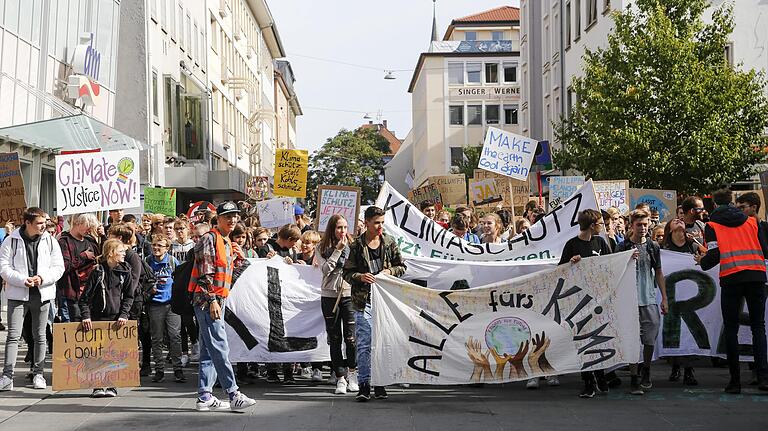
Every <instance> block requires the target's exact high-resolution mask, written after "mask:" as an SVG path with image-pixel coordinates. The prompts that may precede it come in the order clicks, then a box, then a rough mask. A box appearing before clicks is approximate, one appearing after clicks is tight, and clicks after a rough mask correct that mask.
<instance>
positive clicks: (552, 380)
mask: <svg viewBox="0 0 768 431" xmlns="http://www.w3.org/2000/svg"><path fill="white" fill-rule="evenodd" d="M547 386H560V378H559V377H557V376H548V377H547Z"/></svg>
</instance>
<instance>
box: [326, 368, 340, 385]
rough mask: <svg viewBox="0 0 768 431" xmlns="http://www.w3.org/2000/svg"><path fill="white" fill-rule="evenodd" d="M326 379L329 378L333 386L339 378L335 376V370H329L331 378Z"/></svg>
mask: <svg viewBox="0 0 768 431" xmlns="http://www.w3.org/2000/svg"><path fill="white" fill-rule="evenodd" d="M328 380H330V383H331V384H332V385H334V386H335V385H336V383H337V382H338V381H339V378H338V377H336V372H335V371H331V378H330V379H328Z"/></svg>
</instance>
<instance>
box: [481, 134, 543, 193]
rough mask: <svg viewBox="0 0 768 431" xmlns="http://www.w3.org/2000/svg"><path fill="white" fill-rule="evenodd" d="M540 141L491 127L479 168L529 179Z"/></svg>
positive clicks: (486, 136) (516, 177) (519, 178)
mask: <svg viewBox="0 0 768 431" xmlns="http://www.w3.org/2000/svg"><path fill="white" fill-rule="evenodd" d="M537 145H538V141H535V140H533V139H530V138H526V137H524V136H520V135H516V134H514V133H510V132H505V131H503V130H501V129H497V128H495V127H489V128H488V133H486V135H485V142H484V144H483V150H482V152H481V153H480V161H479V163H478V166H477V167H478V168H480V169H485V170H486V171H490V172H496V173H497V174H501V175H504V176H507V177H511V178H515V179H518V180H527V179H528V173H529V172H530V171H531V163H532V162H533V156H534V154H535V152H536V147H537Z"/></svg>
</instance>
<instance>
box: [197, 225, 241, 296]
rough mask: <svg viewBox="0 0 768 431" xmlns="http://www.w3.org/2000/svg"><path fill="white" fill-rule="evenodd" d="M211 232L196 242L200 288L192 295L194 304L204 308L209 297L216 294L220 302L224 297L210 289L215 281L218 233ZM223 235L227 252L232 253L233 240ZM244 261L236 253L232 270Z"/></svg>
mask: <svg viewBox="0 0 768 431" xmlns="http://www.w3.org/2000/svg"><path fill="white" fill-rule="evenodd" d="M209 233H210V235H208V234H206V235H203V236H202V237H200V240H199V241H198V242H197V244H195V248H194V250H195V265H196V266H197V270H198V273H199V274H200V276H199V277H198V281H197V285H198V287H199V290H196V291H195V292H194V294H193V295H192V306H193V307H197V306H199V307H201V308H202V309H206V308H207V307H208V298H210V297H211V296H214V297H215V298H216V300H217V301H219V303H221V300H222V299H223V298H221V297H220V296H218V295H214V294H213V293H210V291H209V289H208V287H209V286H210V285H211V284H212V283H213V275H214V274H215V273H216V235H215V234H214V233H213V232H212V231H211V232H209ZM222 237H223V238H224V246H225V247H226V249H227V253H228V254H231V253H232V241H230V240H229V237H226V236H223V235H222ZM243 262H244V260H243V258H242V257H241V256H240V255H239V254H237V253H235V254H234V262H233V263H234V264H233V267H232V270H233V271H234V268H237V267H239V266H240V265H242V264H243Z"/></svg>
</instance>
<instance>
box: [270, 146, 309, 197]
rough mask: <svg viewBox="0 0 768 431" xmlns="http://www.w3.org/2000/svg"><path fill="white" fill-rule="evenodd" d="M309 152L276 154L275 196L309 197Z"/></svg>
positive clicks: (295, 151)
mask: <svg viewBox="0 0 768 431" xmlns="http://www.w3.org/2000/svg"><path fill="white" fill-rule="evenodd" d="M308 169H309V151H307V150H277V151H276V152H275V196H288V197H294V198H306V197H307V170H308Z"/></svg>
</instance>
